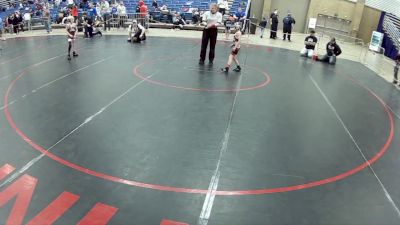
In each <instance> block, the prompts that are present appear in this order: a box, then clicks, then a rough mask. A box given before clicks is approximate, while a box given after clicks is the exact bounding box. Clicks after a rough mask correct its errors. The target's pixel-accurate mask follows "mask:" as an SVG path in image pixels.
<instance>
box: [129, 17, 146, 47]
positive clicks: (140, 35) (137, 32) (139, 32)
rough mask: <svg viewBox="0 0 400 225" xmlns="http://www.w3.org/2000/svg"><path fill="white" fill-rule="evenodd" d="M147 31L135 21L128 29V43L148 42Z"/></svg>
mask: <svg viewBox="0 0 400 225" xmlns="http://www.w3.org/2000/svg"><path fill="white" fill-rule="evenodd" d="M145 31H146V29H144V27H143V26H142V25H141V24H138V22H137V20H133V21H132V24H131V25H130V26H129V28H128V32H129V33H128V35H129V39H128V42H136V43H140V42H141V41H144V40H146V33H145Z"/></svg>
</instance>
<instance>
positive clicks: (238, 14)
mask: <svg viewBox="0 0 400 225" xmlns="http://www.w3.org/2000/svg"><path fill="white" fill-rule="evenodd" d="M245 16H246V13H245V12H243V11H242V8H238V11H237V12H236V13H235V17H236V20H237V21H238V22H241V21H243V20H244V19H245Z"/></svg>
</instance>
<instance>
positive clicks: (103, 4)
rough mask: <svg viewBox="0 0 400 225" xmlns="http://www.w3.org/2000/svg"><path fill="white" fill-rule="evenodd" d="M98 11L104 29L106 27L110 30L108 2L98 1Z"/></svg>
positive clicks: (104, 0)
mask: <svg viewBox="0 0 400 225" xmlns="http://www.w3.org/2000/svg"><path fill="white" fill-rule="evenodd" d="M100 13H101V15H102V17H103V21H104V30H106V29H107V27H108V30H110V29H111V28H110V20H109V19H110V4H109V3H108V2H107V1H106V0H101V3H100Z"/></svg>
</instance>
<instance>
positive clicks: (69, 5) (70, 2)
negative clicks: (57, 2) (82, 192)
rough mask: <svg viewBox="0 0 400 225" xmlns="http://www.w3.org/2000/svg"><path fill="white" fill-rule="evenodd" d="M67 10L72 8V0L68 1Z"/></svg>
mask: <svg viewBox="0 0 400 225" xmlns="http://www.w3.org/2000/svg"><path fill="white" fill-rule="evenodd" d="M67 2H68V8H70V9H71V8H72V6H74V0H68V1H67Z"/></svg>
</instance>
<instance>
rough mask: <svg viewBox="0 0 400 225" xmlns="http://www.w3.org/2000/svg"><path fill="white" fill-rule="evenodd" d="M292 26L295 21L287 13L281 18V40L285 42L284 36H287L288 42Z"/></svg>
mask: <svg viewBox="0 0 400 225" xmlns="http://www.w3.org/2000/svg"><path fill="white" fill-rule="evenodd" d="M293 24H296V20H294V19H293V17H292V14H291V13H290V12H289V13H288V15H287V16H286V17H285V18H283V40H284V41H285V40H286V34H287V36H288V40H289V41H291V40H290V36H291V34H292V28H293Z"/></svg>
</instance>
